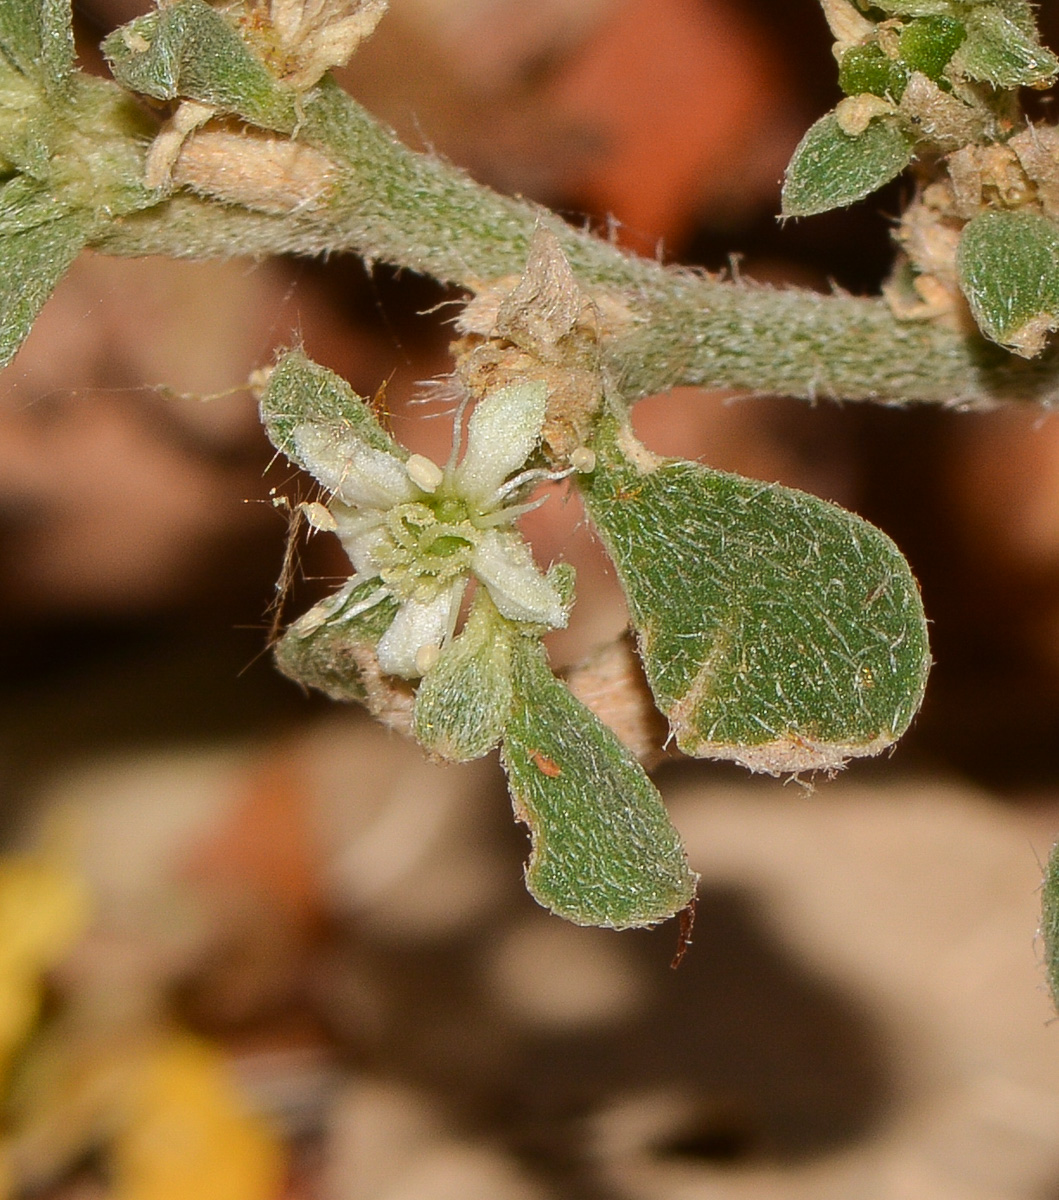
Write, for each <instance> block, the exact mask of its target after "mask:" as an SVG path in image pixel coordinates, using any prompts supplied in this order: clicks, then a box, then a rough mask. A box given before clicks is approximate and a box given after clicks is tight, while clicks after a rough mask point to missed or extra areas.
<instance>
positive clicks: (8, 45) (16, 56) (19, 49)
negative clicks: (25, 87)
mask: <svg viewBox="0 0 1059 1200" xmlns="http://www.w3.org/2000/svg"><path fill="white" fill-rule="evenodd" d="M0 50H2V51H3V53H4V55H5V56H6V57H7V58H8V60H9V61H10V62H11V63H13V64H14V66H15V67H16V68H17V69H18V70H19V71H21V72H22V74H23V75H26V76H28V77H29V78H31V79H34V80H36V81H38V82H39V83H41V84H42V85H43V86H44V87H45V89H46V90H47V91H51V92H55V91H61V90H62V89H63V88H64V87H65V85H66V83H67V81H68V79H69V77H70V75H71V73H72V71H73V69H74V35H73V28H72V24H71V14H70V0H3V2H2V3H0Z"/></svg>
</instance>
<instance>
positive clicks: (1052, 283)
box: [956, 212, 1059, 358]
mask: <svg viewBox="0 0 1059 1200" xmlns="http://www.w3.org/2000/svg"><path fill="white" fill-rule="evenodd" d="M956 267H957V272H958V275H959V281H960V287H961V288H962V289H963V294H964V295H965V296H966V297H967V302H968V304H969V305H970V306H971V312H972V313H973V314H974V319H975V320H976V321H977V322H978V327H979V329H981V331H982V333H983V334H984V335H985V336H986V337H987V338H989V339H990V340H991V341H994V342H998V343H999V344H1000V345H1002V346H1006V347H1007V348H1008V349H1009V350H1013V351H1014V352H1015V353H1016V354H1020V355H1022V356H1023V357H1024V358H1032V357H1034V356H1035V355H1037V354H1039V353H1040V352H1041V351H1042V350H1043V349H1044V346H1045V343H1046V341H1047V336H1048V334H1049V333H1050V332H1051V331H1052V330H1054V329H1056V328H1059V225H1056V223H1055V222H1054V221H1051V220H1049V219H1048V218H1047V217H1044V216H1041V214H1040V213H1032V212H985V213H980V214H979V215H978V216H977V217H975V218H974V220H972V221H971V222H969V223H968V224H967V225H966V226H965V228H964V230H963V233H962V235H961V237H960V245H959V248H958V250H957V255H956Z"/></svg>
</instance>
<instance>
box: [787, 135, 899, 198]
mask: <svg viewBox="0 0 1059 1200" xmlns="http://www.w3.org/2000/svg"><path fill="white" fill-rule="evenodd" d="M914 144H915V139H914V137H913V135H912V134H910V133H909V132H908V131H907V130H905V129H904V127H903V126H902V125H901V124H900V122H899V121H898V120H897V118H895V117H887V116H883V117H877V118H876V119H875V120H873V121H872V122H871V123H870V124H869V125H868V127H867V129H865V130H864V132H863V133H862V134H860V135H859V136H857V137H851V136H850V135H849V134H848V133H843V131H842V129H841V127H840V125H839V123H838V118H837V117H836V116H835V114H834V113H828V114H827V115H826V116H824V117H821V118H820V120H819V121H817V122H816V124H815V125H813V126H812V127H811V128H810V129H809V132H808V133H806V135H805V137H803V138H802V140H801V141H800V142H799V143H798V146H797V148H796V149H795V151H794V156H793V157H792V158H791V161H790V165H789V166H788V167H787V175H786V178H785V179H784V181H783V215H784V216H785V217H808V216H812V215H813V214H814V213H822V212H827V211H828V210H829V209H832V208H841V207H843V206H844V205H847V204H853V203H854V202H855V201H857V200H862V199H863V198H864V197H865V196H867V195H870V194H871V193H872V192H874V191H875V190H876V189H877V188H881V187H882V186H883V184H885V183H889V182H890V180H891V179H893V178H895V177H896V176H897V175H900V173H901V172H902V171H903V170H904V169H905V167H907V166H908V164H909V163H910V162H911V161H912V149H913V146H914Z"/></svg>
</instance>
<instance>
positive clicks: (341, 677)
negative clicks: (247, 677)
mask: <svg viewBox="0 0 1059 1200" xmlns="http://www.w3.org/2000/svg"><path fill="white" fill-rule="evenodd" d="M377 591H378V580H369V581H368V582H367V583H363V584H361V585H360V587H358V588H355V589H354V590H353V591H352V592H351V593H349V594H348V595H347V594H344V593H343V592H338V593H336V595H334V596H331V597H328V599H326V600H322V601H321V602H320V603H319V604H317V605H316V606H315V607H314V608H311V609H310V610H309V611H308V612H307V613H306V614H305V615H304V616H302V617H299V618H298V620H297V621H295V622H294V623H293V624H292V625H290V626H288V628H287V630H286V632H285V633H284V634H283V636H282V637H281V638H280V640H279V641H278V642H277V643H276V645H275V649H274V654H275V659H276V665H277V666H278V667H279V669H280V670H281V671H282V672H283V674H284V675H286V676H287V677H288V679H293V680H294V681H295V682H296V683H300V684H303V685H304V686H305V687H311V688H316V689H317V690H318V691H321V692H323V693H324V695H325V696H329V697H330V698H331V699H332V700H348V701H351V702H356V703H362V704H363V703H368V704H369V707H371V705H370V700H371V695H370V691H371V688H372V687H373V686H374V684H375V683H376V682H377V676H378V671H377V667H375V665H374V652H375V646H376V644H377V643H378V641H379V639H380V638H381V637H382V635H383V634H384V633H385V632H386V630H387V629H388V628H389V626H390V622H391V621H392V620H393V618H394V614H395V613H396V612H397V601H396V600H394V599H392V598H391V597H389V596H387V597H384V598H382V599H381V600H379V602H378V603H376V604H372V605H371V607H369V608H368V609H366V610H364V611H359V612H358V611H357V610H358V609H360V608H361V606H362V604H364V603H365V602H367V601H369V600H371V599H372V594H373V593H374V592H377ZM348 613H354V614H355V615H354V616H347V615H346V614H348Z"/></svg>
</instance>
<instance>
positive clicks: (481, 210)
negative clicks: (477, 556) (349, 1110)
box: [93, 83, 1059, 406]
mask: <svg viewBox="0 0 1059 1200" xmlns="http://www.w3.org/2000/svg"><path fill="white" fill-rule="evenodd" d="M211 137H213V138H218V139H220V138H223V139H225V142H226V144H225V145H224V147H223V149H222V147H221V146H220V145H219V143H218V144H212V145H211V142H210V138H211ZM299 139H300V142H301V144H303V145H306V146H308V147H311V152H310V154H309V158H308V160H307V165H306V166H305V172H304V174H305V178H303V179H301V180H300V181H298V186H297V187H295V188H294V190H293V191H291V190H290V189H288V191H287V192H286V193H284V194H283V195H282V196H281V197H280V199H278V200H277V198H276V189H275V179H274V176H275V161H276V153H275V147H276V141H275V139H271V140H270V139H264V138H255V137H253V136H248V137H245V138H241V139H238V140H239V141H240V144H241V146H242V147H243V154H242V160H241V161H238V162H235V161H233V155H232V138H231V135H226V134H210V133H203V134H196V135H193V136H192V137H191V138H190V139H189V141H188V144H187V146H186V147H185V150H184V152H183V154H182V156H181V158H180V159H179V160H178V162H177V164H176V168H175V171H174V182H176V183H177V184H185V185H187V186H190V187H194V188H195V190H196V192H197V193H198V194H191V192H189V191H187V190H183V191H179V192H177V193H176V194H174V195H173V196H171V198H169V199H167V200H164V201H162V202H160V203H159V204H158V205H156V206H154V207H151V208H148V209H145V210H143V211H141V212H139V213H136V214H134V215H130V216H127V217H124V218H121V219H119V220H117V221H115V222H114V223H113V225H111V226H110V228H109V229H108V230H107V231H106V232H105V233H104V234H103V235H102V236H101V237H99V238H98V239H96V240H95V242H94V243H93V244H94V245H95V247H96V248H97V249H98V250H101V251H103V252H105V253H111V254H121V255H145V254H165V255H169V256H180V257H197V258H204V257H227V256H231V255H233V254H247V255H254V256H265V255H272V254H277V253H295V254H322V253H328V252H336V251H352V252H355V253H357V254H359V255H361V256H362V257H363V258H364V259H365V260H366V261H367V262H369V263H372V262H375V261H386V262H390V263H393V264H395V265H397V266H400V267H405V268H407V269H409V270H412V271H416V272H420V273H423V274H427V275H432V276H434V277H435V278H437V279H439V280H441V281H442V282H445V283H449V284H454V285H456V286H458V287H462V288H466V289H468V290H469V291H471V292H474V293H476V294H477V297H478V299H479V301H482V300H483V298H484V299H485V301H486V302H488V298H489V296H490V294H491V291H492V290H493V289H496V287H497V285H500V287H499V291H498V294H499V293H500V292H503V291H504V290H506V289H507V288H508V287H510V285H511V283H512V282H513V280H514V278H515V277H517V276H518V275H519V274H520V273H521V272H522V270H523V269H524V267H525V264H526V260H527V256H528V253H529V244H530V240H531V238H532V235H533V232H534V229H535V228H536V227H537V226H538V225H544V226H546V227H548V228H549V229H551V230H552V231H553V232H554V233H555V234H556V236H557V237H558V239H559V241H560V244H561V246H562V248H563V251H564V253H565V254H566V256H567V258H568V259H569V262H570V265H571V267H572V268H573V271H574V273H575V275H576V276H577V277H578V279H579V281H580V282H581V284H582V286H583V287H584V288H585V290H586V291H587V293H588V294H589V295H590V296H591V297H592V298H593V300H595V301H596V303H597V305H598V306H599V309H600V313H601V321H602V325H603V334H604V336H603V339H602V344H603V353H604V358H605V363H604V365H605V367H606V369H607V370H608V372H609V374H610V376H611V377H612V378H613V379H615V380H616V381H617V382H618V383H619V384H620V387H621V390H622V391H623V392H624V394H626V395H628V396H630V397H634V398H635V397H641V396H645V395H650V394H652V393H656V392H661V391H665V390H667V389H669V388H671V387H674V386H677V385H681V384H690V385H699V386H702V387H711V388H733V389H740V390H748V391H753V392H758V393H777V394H784V395H789V396H795V397H801V398H805V399H809V400H815V399H819V398H828V397H834V398H840V399H844V400H873V401H876V402H881V403H887V404H904V403H911V402H920V403H935V404H947V405H959V406H980V405H987V404H990V403H995V402H998V401H1005V400H1023V401H1027V400H1033V401H1037V402H1043V403H1050V402H1054V401H1056V400H1059V355H1057V354H1055V353H1050V354H1046V355H1044V356H1042V357H1041V358H1038V359H1036V360H1033V361H1031V362H1026V361H1024V360H1019V359H1015V358H1014V357H1012V356H1011V355H1009V354H1007V353H1005V352H1003V351H1001V350H998V349H997V348H996V347H995V346H991V345H989V344H987V343H986V342H984V341H983V340H981V339H980V338H978V337H977V336H975V335H972V334H963V333H959V332H957V331H954V330H952V329H949V328H946V327H944V326H942V325H939V324H936V323H931V322H927V321H910V320H904V321H901V320H898V319H896V318H895V317H894V316H893V314H892V313H891V311H890V309H889V307H888V306H887V305H886V303H885V302H884V301H882V300H879V299H861V298H857V297H851V296H847V295H842V294H835V295H820V294H818V293H814V292H807V291H804V290H800V289H793V288H791V289H775V288H770V287H764V286H759V285H755V284H749V283H742V282H731V281H725V280H721V279H718V278H715V277H710V276H707V275H705V274H703V273H700V272H694V271H690V270H686V269H673V268H665V267H663V266H661V265H660V264H659V263H656V262H652V261H649V260H645V259H640V258H635V257H632V256H630V255H629V254H627V253H625V252H624V251H622V250H621V249H620V248H618V247H617V246H615V245H613V244H611V243H608V242H606V241H604V240H602V239H600V238H597V237H595V236H593V235H591V234H589V233H587V232H585V231H581V230H577V229H574V228H571V227H570V226H568V225H566V224H565V223H564V222H562V221H561V220H560V219H559V218H558V217H556V216H555V215H554V214H552V213H549V212H548V211H547V210H544V209H542V208H540V207H538V206H535V205H533V204H531V203H528V202H526V201H523V200H517V199H513V198H510V197H506V196H502V195H499V194H497V193H496V192H493V191H492V190H490V189H489V188H487V187H484V186H482V185H480V184H477V183H475V182H474V181H473V180H472V179H471V178H470V177H469V176H468V175H467V174H466V173H465V172H463V171H461V170H459V169H458V168H456V167H453V166H452V165H450V164H448V163H445V162H443V161H441V160H440V159H438V158H436V157H434V156H431V155H427V154H419V153H416V152H413V151H411V150H409V149H408V148H407V147H405V146H403V145H402V144H401V143H400V142H399V141H398V140H397V139H396V138H395V137H394V136H393V135H392V134H391V133H390V132H389V131H387V130H386V129H384V128H383V127H382V126H380V125H379V124H378V122H376V121H375V120H374V119H373V118H372V117H371V116H370V115H369V114H368V113H366V112H365V111H364V110H363V109H362V108H361V107H360V106H359V105H357V104H356V103H355V102H354V101H352V100H351V99H350V98H349V97H348V96H346V95H345V94H344V93H343V92H341V91H340V89H339V88H338V87H337V86H336V85H334V84H332V83H325V84H324V85H322V86H321V87H320V88H319V89H318V90H317V91H316V92H315V93H313V94H312V96H311V98H310V99H309V100H308V101H307V103H306V105H305V118H304V123H303V125H302V127H301V129H300V130H299ZM211 156H212V158H211ZM255 171H256V172H257V173H258V176H259V186H260V189H261V198H260V199H259V200H255V198H254V190H253V189H254V179H255ZM314 172H316V177H315V178H314V177H313V175H314ZM299 187H300V188H301V189H302V190H301V191H299V190H298V188H299ZM321 197H324V198H323V199H321ZM487 307H488V304H487Z"/></svg>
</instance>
